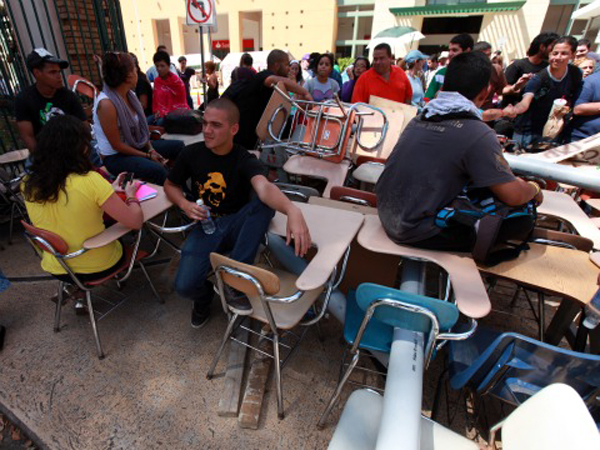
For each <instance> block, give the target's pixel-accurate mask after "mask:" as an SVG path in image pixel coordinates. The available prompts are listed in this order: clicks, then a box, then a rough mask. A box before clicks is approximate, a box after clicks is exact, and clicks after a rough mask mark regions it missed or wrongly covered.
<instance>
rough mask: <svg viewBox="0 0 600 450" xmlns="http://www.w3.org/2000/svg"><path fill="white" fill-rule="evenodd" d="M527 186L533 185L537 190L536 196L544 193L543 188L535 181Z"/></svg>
mask: <svg viewBox="0 0 600 450" xmlns="http://www.w3.org/2000/svg"><path fill="white" fill-rule="evenodd" d="M527 184H530V185H532V186H533V187H534V188H535V195H536V196H537V195H538V194H539V193H540V192H542V188H540V185H539V184H537V183H536V182H535V181H528V182H527Z"/></svg>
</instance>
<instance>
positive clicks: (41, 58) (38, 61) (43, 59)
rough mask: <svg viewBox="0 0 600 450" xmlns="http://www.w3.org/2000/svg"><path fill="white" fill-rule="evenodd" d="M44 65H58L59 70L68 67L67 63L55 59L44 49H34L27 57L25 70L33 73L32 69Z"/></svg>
mask: <svg viewBox="0 0 600 450" xmlns="http://www.w3.org/2000/svg"><path fill="white" fill-rule="evenodd" d="M44 63H53V64H58V66H59V67H60V68H61V69H66V68H67V67H69V63H68V62H67V61H64V60H62V59H59V58H57V57H56V56H54V55H53V54H52V53H50V52H49V51H48V50H46V49H45V48H36V49H34V50H33V51H32V52H31V53H30V54H29V55H27V60H26V64H27V68H28V69H29V70H30V71H31V72H33V69H35V68H38V67H40V66H41V65H42V64H44Z"/></svg>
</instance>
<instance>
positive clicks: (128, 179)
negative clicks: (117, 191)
mask: <svg viewBox="0 0 600 450" xmlns="http://www.w3.org/2000/svg"><path fill="white" fill-rule="evenodd" d="M132 181H133V172H127V173H126V174H125V176H124V177H123V180H122V181H121V188H122V189H125V186H126V185H127V183H131V182H132Z"/></svg>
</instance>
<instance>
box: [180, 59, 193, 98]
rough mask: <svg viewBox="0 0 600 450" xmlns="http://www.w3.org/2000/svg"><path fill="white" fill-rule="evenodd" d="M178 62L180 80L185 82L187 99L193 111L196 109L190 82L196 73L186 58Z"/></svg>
mask: <svg viewBox="0 0 600 450" xmlns="http://www.w3.org/2000/svg"><path fill="white" fill-rule="evenodd" d="M177 61H178V62H179V70H178V72H179V78H181V81H183V85H184V86H185V98H186V100H187V103H188V106H189V107H190V108H191V109H194V101H193V100H192V96H191V94H190V80H191V78H192V77H193V76H194V75H196V71H195V70H194V69H193V68H191V67H188V65H187V58H186V57H185V56H180V57H179V59H178V60H177Z"/></svg>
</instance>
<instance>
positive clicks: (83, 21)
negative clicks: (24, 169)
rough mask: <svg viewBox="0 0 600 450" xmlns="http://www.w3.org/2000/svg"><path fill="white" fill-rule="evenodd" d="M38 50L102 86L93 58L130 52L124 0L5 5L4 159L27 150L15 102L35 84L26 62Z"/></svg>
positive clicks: (0, 95) (1, 32)
mask: <svg viewBox="0 0 600 450" xmlns="http://www.w3.org/2000/svg"><path fill="white" fill-rule="evenodd" d="M38 47H44V48H46V49H48V50H49V51H50V52H52V53H54V54H55V55H57V56H58V57H60V58H62V59H66V60H67V61H69V64H70V68H69V69H68V70H69V71H71V72H72V73H75V74H78V75H81V76H84V77H85V78H87V79H89V80H91V81H92V82H93V83H94V84H96V85H98V86H100V84H101V74H100V73H99V70H98V66H97V64H96V63H95V61H94V55H99V56H100V55H102V54H103V53H104V52H106V51H109V50H117V51H127V43H126V40H125V31H124V28H123V18H122V15H121V6H120V3H119V0H0V153H5V152H7V151H10V150H14V149H18V148H23V146H24V145H23V143H22V142H21V141H20V139H19V135H18V132H17V129H16V122H15V118H14V99H15V96H16V94H18V93H19V92H20V91H21V90H22V89H23V88H24V87H26V86H28V85H29V84H31V83H32V82H33V81H34V80H33V79H32V76H31V74H30V73H29V72H28V70H27V68H26V67H25V56H26V55H27V54H28V53H29V52H30V51H31V50H33V49H34V48H38ZM64 80H65V84H66V76H65V78H64Z"/></svg>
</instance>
